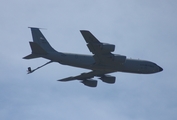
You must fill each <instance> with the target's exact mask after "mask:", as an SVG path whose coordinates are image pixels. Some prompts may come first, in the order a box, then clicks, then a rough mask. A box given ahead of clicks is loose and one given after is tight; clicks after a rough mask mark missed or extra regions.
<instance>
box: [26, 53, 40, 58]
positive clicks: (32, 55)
mask: <svg viewBox="0 0 177 120" xmlns="http://www.w3.org/2000/svg"><path fill="white" fill-rule="evenodd" d="M38 57H39V56H37V55H35V54H30V55H27V56H25V57H23V59H34V58H38Z"/></svg>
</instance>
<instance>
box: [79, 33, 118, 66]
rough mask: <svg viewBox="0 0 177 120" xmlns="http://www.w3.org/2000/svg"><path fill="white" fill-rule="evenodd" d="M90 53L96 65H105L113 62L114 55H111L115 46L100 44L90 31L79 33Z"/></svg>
mask: <svg viewBox="0 0 177 120" xmlns="http://www.w3.org/2000/svg"><path fill="white" fill-rule="evenodd" d="M80 32H81V34H82V36H83V37H84V39H85V41H86V42H87V47H88V48H89V50H90V52H92V53H93V54H94V56H93V57H94V59H95V61H96V63H98V64H107V63H110V62H111V61H113V59H114V55H113V54H112V53H111V52H113V51H114V50H115V45H112V44H108V43H101V42H100V41H99V40H98V39H97V38H96V37H95V36H94V35H93V34H92V33H91V32H90V31H87V30H81V31H80Z"/></svg>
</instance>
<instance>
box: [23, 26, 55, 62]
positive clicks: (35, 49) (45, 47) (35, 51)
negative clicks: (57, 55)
mask: <svg viewBox="0 0 177 120" xmlns="http://www.w3.org/2000/svg"><path fill="white" fill-rule="evenodd" d="M31 33H32V37H33V42H29V43H30V47H31V50H32V53H31V54H30V55H27V56H26V57H23V59H33V58H38V57H41V56H42V55H46V54H48V53H50V52H56V51H55V50H54V49H53V48H52V47H51V45H50V44H49V43H48V41H47V40H46V38H45V37H44V35H43V34H42V33H41V31H40V30H39V28H31Z"/></svg>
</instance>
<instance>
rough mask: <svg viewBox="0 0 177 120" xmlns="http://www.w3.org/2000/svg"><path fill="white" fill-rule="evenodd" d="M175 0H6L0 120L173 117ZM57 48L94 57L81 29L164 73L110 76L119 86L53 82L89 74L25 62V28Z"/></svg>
mask: <svg viewBox="0 0 177 120" xmlns="http://www.w3.org/2000/svg"><path fill="white" fill-rule="evenodd" d="M176 6H177V2H176V1H175V0H168V1H167V0H161V1H159V0H148V1H143V0H134V1H132V0H89V1H88V0H87V1H85V0H83V1H79V0H74V1H73V0H72V1H71V0H70V1H69V0H60V1H58V0H53V1H52V2H51V1H47V0H46V1H44V0H37V1H36V0H25V1H24V0H15V1H14V0H6V1H1V4H0V15H1V17H0V55H1V60H0V68H1V69H0V73H1V76H0V119H1V120H11V119H14V120H24V119H25V120H31V119H33V120H49V119H50V120H59V119H61V120H70V119H71V120H82V119H84V120H108V119H110V120H176V119H177V115H176V112H177V74H176V67H177V62H176V61H177V55H176V51H177V47H176V46H177V40H176V39H177V22H176V21H177V7H176ZM29 26H35V27H42V28H47V30H42V33H43V34H44V35H45V37H46V38H47V39H48V41H49V42H50V44H51V45H52V46H53V47H54V48H55V49H56V50H58V51H62V52H74V53H82V54H91V53H90V52H89V50H88V49H87V47H86V43H85V41H84V39H83V37H82V36H81V34H80V32H79V30H83V29H86V30H90V31H91V32H92V33H93V34H94V35H95V36H96V37H97V38H98V39H99V40H100V41H102V42H107V43H112V44H115V45H116V51H115V53H118V54H123V55H126V56H127V57H131V58H136V59H138V58H139V59H145V60H150V61H153V62H155V63H157V64H158V65H160V66H162V67H163V69H164V71H163V72H161V73H157V74H152V75H137V74H127V73H119V72H117V73H113V74H111V75H114V76H116V78H117V80H116V83H115V84H113V85H109V84H106V83H103V82H101V81H99V83H98V87H97V88H89V87H86V86H84V85H83V84H80V83H79V82H78V81H73V82H68V83H61V82H57V81H56V80H57V79H60V78H64V77H68V76H72V75H78V74H80V73H82V72H88V70H85V69H79V68H73V67H69V66H62V65H60V64H58V63H52V64H50V65H48V66H46V67H44V68H43V69H40V70H39V71H36V72H34V73H33V74H30V75H27V74H26V69H27V67H29V66H31V67H32V68H35V67H37V66H39V65H42V64H43V63H45V62H47V60H45V59H42V58H39V59H34V60H23V59H22V57H24V56H26V55H28V54H29V53H30V52H31V50H30V47H29V44H28V42H29V41H31V40H32V37H31V32H30V29H28V28H27V27H29Z"/></svg>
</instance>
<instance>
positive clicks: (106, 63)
mask: <svg viewBox="0 0 177 120" xmlns="http://www.w3.org/2000/svg"><path fill="white" fill-rule="evenodd" d="M30 29H31V33H32V38H33V42H29V44H30V47H31V50H32V53H31V54H30V55H27V56H26V57H24V59H34V58H39V57H42V58H45V59H48V60H50V61H49V62H47V63H46V64H44V65H42V66H39V67H37V68H36V69H33V70H32V69H31V67H28V74H29V73H33V72H34V71H36V70H37V69H39V68H41V67H43V66H45V65H47V64H49V63H52V62H58V63H60V64H62V65H69V66H73V67H79V68H85V69H89V70H91V71H89V72H86V73H82V74H80V75H76V76H71V77H67V78H63V79H59V80H58V81H63V82H67V81H73V80H79V81H80V82H81V83H83V84H84V85H86V86H89V87H96V86H97V80H95V79H93V78H94V77H98V79H100V80H102V81H103V82H105V83H109V84H113V83H115V80H116V77H114V76H111V75H108V74H109V73H113V72H127V73H137V74H151V73H157V72H161V71H162V70H163V69H162V68H161V67H160V66H158V65H157V64H156V63H154V62H151V61H147V60H137V59H128V58H127V57H126V56H125V55H120V54H113V53H112V52H114V50H115V45H113V44H108V43H102V42H100V41H99V40H98V39H97V38H96V37H95V36H94V35H93V34H92V33H91V32H90V31H88V30H80V32H81V34H82V36H83V38H84V39H85V41H86V43H87V47H88V49H89V51H90V52H91V53H92V54H93V55H83V54H76V53H63V52H58V51H56V50H55V49H54V48H52V47H51V45H50V44H49V42H48V41H47V39H46V38H45V37H44V35H43V34H42V33H41V31H40V29H39V28H34V27H30Z"/></svg>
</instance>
